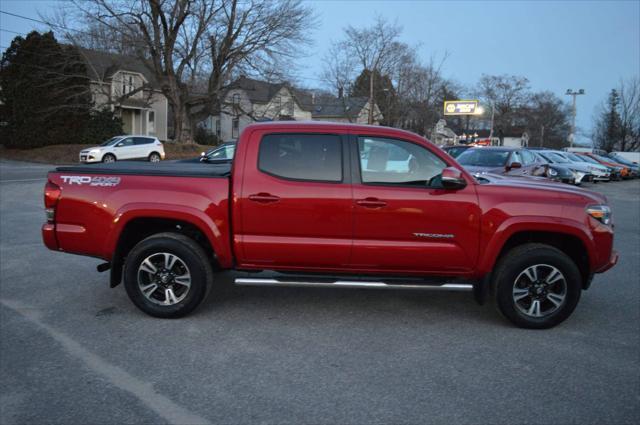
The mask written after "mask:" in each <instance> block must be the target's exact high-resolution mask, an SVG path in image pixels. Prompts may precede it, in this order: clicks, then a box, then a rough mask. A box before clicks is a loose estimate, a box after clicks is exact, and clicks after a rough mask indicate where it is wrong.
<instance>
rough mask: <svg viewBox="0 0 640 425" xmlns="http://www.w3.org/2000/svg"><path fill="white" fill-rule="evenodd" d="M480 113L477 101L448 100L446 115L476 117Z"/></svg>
mask: <svg viewBox="0 0 640 425" xmlns="http://www.w3.org/2000/svg"><path fill="white" fill-rule="evenodd" d="M477 113H478V101H477V100H446V101H445V102H444V114H445V115H475V114H477Z"/></svg>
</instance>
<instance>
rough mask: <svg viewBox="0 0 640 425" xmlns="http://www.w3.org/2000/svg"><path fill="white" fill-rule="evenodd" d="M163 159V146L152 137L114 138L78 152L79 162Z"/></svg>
mask: <svg viewBox="0 0 640 425" xmlns="http://www.w3.org/2000/svg"><path fill="white" fill-rule="evenodd" d="M142 158H144V159H147V160H149V161H151V162H159V161H160V160H161V159H164V146H163V145H162V143H161V142H160V140H158V139H157V138H156V137H152V136H116V137H112V138H111V139H109V140H107V141H106V142H104V143H103V144H101V145H100V146H96V147H95V148H89V149H83V150H82V151H80V162H115V161H117V160H121V159H142Z"/></svg>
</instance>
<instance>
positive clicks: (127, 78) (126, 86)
mask: <svg viewBox="0 0 640 425" xmlns="http://www.w3.org/2000/svg"><path fill="white" fill-rule="evenodd" d="M135 89H136V76H135V75H133V74H127V73H122V95H123V96H124V95H127V94H129V93H131V92H132V91H134V90H135Z"/></svg>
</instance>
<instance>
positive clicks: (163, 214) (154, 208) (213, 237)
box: [103, 202, 233, 268]
mask: <svg viewBox="0 0 640 425" xmlns="http://www.w3.org/2000/svg"><path fill="white" fill-rule="evenodd" d="M114 216H115V218H114V220H113V221H112V222H111V225H110V226H109V229H108V236H107V238H106V242H105V244H104V247H103V252H104V254H105V257H107V258H110V257H111V256H112V255H113V253H114V252H115V251H116V248H117V244H118V241H119V239H120V236H121V235H122V231H123V230H124V228H125V226H126V225H127V224H128V223H129V222H131V220H134V219H138V218H165V219H170V220H178V221H183V222H186V223H189V224H191V225H193V226H195V227H196V228H197V229H198V230H200V231H201V232H202V234H204V235H205V237H206V238H207V240H208V241H209V243H210V244H211V246H212V248H213V250H214V253H215V255H216V259H217V260H218V263H219V264H220V266H221V267H223V268H228V267H230V266H231V265H232V262H233V260H232V256H231V251H230V247H229V245H228V241H225V240H224V237H223V235H222V233H221V232H220V230H219V229H218V226H216V224H215V222H214V221H213V219H212V218H211V217H209V216H208V215H206V214H205V213H204V212H202V211H199V210H198V209H196V208H192V207H188V206H181V205H172V204H163V203H155V202H153V203H151V202H136V203H130V204H126V205H124V206H122V207H121V208H120V209H119V210H118V211H117V212H116V213H115V214H114Z"/></svg>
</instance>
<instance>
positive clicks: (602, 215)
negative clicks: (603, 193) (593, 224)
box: [587, 205, 611, 225]
mask: <svg viewBox="0 0 640 425" xmlns="http://www.w3.org/2000/svg"><path fill="white" fill-rule="evenodd" d="M587 214H589V215H590V216H591V217H593V218H595V219H596V220H598V221H599V222H600V223H602V224H607V225H608V224H609V223H611V208H609V206H608V205H591V206H589V207H587Z"/></svg>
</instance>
